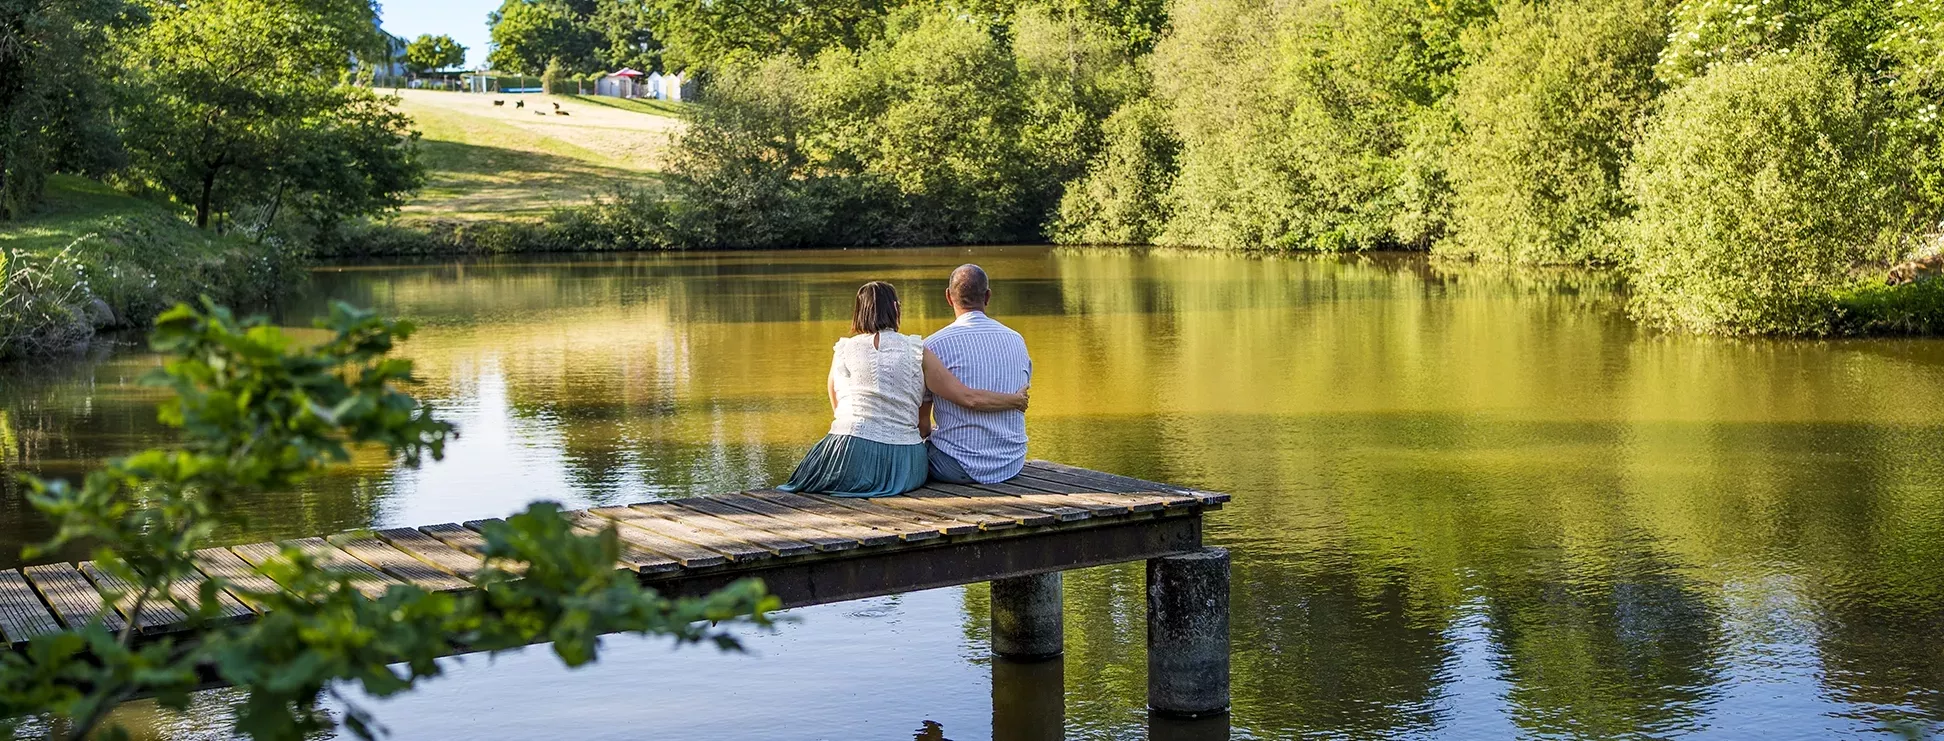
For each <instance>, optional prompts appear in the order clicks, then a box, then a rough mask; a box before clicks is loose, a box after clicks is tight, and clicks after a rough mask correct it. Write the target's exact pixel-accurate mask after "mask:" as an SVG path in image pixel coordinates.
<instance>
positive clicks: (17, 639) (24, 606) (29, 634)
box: [0, 569, 61, 647]
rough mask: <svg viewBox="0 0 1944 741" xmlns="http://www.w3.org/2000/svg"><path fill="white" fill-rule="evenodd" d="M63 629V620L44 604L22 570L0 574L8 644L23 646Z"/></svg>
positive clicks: (0, 609) (0, 614)
mask: <svg viewBox="0 0 1944 741" xmlns="http://www.w3.org/2000/svg"><path fill="white" fill-rule="evenodd" d="M60 629H61V621H59V620H56V619H54V613H51V612H48V611H47V605H44V604H41V599H40V595H38V594H35V593H34V587H33V585H31V584H28V583H27V579H26V577H23V576H21V575H20V572H19V571H16V570H13V569H8V570H6V571H0V632H4V633H5V634H6V638H7V642H8V643H11V644H13V645H14V646H15V647H19V646H20V645H21V644H24V643H26V642H27V641H29V640H32V639H33V638H34V637H35V636H41V635H46V634H48V633H53V632H56V631H59V630H60Z"/></svg>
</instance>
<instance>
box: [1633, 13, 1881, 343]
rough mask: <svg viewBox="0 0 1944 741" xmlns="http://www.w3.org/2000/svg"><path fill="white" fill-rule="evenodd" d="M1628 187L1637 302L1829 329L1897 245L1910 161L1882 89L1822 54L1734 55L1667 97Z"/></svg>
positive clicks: (1773, 325) (1702, 323)
mask: <svg viewBox="0 0 1944 741" xmlns="http://www.w3.org/2000/svg"><path fill="white" fill-rule="evenodd" d="M1662 105H1663V108H1662V110H1661V111H1660V112H1659V113H1658V114H1657V115H1656V116H1655V117H1654V119H1653V120H1652V121H1651V122H1650V123H1649V125H1648V127H1647V130H1646V133H1645V134H1644V136H1643V138H1642V141H1641V143H1640V145H1639V147H1638V148H1637V150H1636V156H1635V159H1634V161H1633V163H1632V164H1631V165H1630V166H1629V168H1628V171H1627V173H1626V184H1627V189H1628V191H1629V193H1630V194H1631V195H1632V197H1633V199H1634V202H1635V204H1636V207H1637V210H1636V212H1635V214H1634V217H1633V219H1632V221H1631V223H1629V224H1628V225H1627V227H1626V229H1625V232H1626V239H1627V242H1628V245H1629V247H1630V248H1631V250H1630V251H1631V261H1632V266H1633V269H1634V290H1635V296H1634V299H1633V303H1632V311H1633V313H1634V314H1635V315H1636V316H1638V317H1639V318H1641V319H1643V320H1646V321H1648V322H1651V323H1653V324H1657V325H1661V326H1665V327H1672V328H1679V329H1687V330H1696V331H1704V332H1718V333H1731V334H1733V333H1773V334H1790V335H1800V334H1816V333H1822V332H1826V331H1828V330H1829V329H1830V328H1831V321H1832V317H1833V309H1834V308H1835V296H1834V292H1835V291H1837V290H1839V289H1841V288H1843V287H1845V286H1848V285H1850V284H1851V282H1852V281H1853V280H1854V278H1853V277H1852V275H1851V270H1852V268H1853V267H1854V266H1857V265H1859V264H1871V263H1874V264H1882V263H1884V262H1887V261H1888V260H1889V259H1890V258H1891V257H1893V256H1894V255H1895V253H1896V252H1897V241H1898V239H1899V237H1900V234H1901V232H1902V231H1903V230H1905V229H1907V228H1908V227H1909V226H1910V224H1911V222H1912V217H1911V214H1912V212H1913V209H1914V208H1915V207H1917V206H1918V205H1919V204H1918V203H1916V202H1915V201H1914V192H1913V190H1912V189H1911V188H1910V187H1909V182H1910V173H1909V170H1908V164H1909V162H1910V159H1909V158H1907V157H1906V156H1905V154H1904V152H1901V151H1899V150H1900V149H1902V147H1901V146H1900V145H1899V143H1898V142H1897V141H1896V140H1895V138H1894V137H1892V136H1891V135H1890V134H1889V133H1886V132H1887V131H1888V130H1889V129H1890V128H1891V127H1888V126H1886V125H1884V124H1885V122H1884V119H1885V118H1886V117H1887V115H1888V114H1889V112H1890V110H1889V106H1888V105H1887V104H1886V102H1885V101H1884V99H1883V96H1882V95H1880V94H1879V93H1878V92H1877V91H1875V90H1873V89H1871V88H1869V87H1867V86H1866V85H1865V84H1863V83H1862V81H1860V80H1858V79H1857V78H1856V76H1855V75H1853V74H1852V73H1850V72H1848V71H1846V70H1844V69H1842V68H1841V67H1840V66H1839V64H1838V63H1837V61H1836V60H1835V59H1834V58H1833V57H1832V55H1831V54H1829V53H1827V52H1824V51H1821V50H1806V51H1798V52H1794V53H1790V54H1775V55H1769V56H1765V57H1762V58H1759V59H1756V60H1754V61H1752V62H1746V63H1739V64H1732V65H1720V66H1716V67H1714V68H1712V69H1711V70H1709V71H1708V72H1707V73H1706V74H1704V75H1702V76H1701V77H1699V78H1696V79H1695V80H1694V81H1692V82H1691V83H1689V84H1688V85H1687V86H1685V87H1683V88H1680V89H1678V90H1676V91H1674V92H1672V93H1670V94H1669V95H1667V96H1665V98H1664V99H1663V104H1662Z"/></svg>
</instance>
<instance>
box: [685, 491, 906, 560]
mask: <svg viewBox="0 0 1944 741" xmlns="http://www.w3.org/2000/svg"><path fill="white" fill-rule="evenodd" d="M715 501H716V502H718V503H720V504H725V505H730V506H734V507H737V508H739V509H743V510H747V511H749V512H754V513H756V514H760V515H767V516H769V517H773V518H776V519H778V520H782V521H784V522H788V523H791V524H793V525H795V526H797V527H807V528H815V529H817V530H821V531H823V532H827V533H830V534H831V535H835V536H837V537H839V538H849V539H852V540H855V541H857V543H858V544H859V545H863V546H866V547H869V546H880V545H890V544H892V543H897V542H900V541H906V540H927V539H930V538H936V537H938V530H937V529H936V528H919V527H916V526H913V527H912V528H910V529H900V528H896V527H891V528H883V529H880V528H875V527H871V526H870V525H868V524H865V523H861V522H855V521H852V520H847V519H843V517H842V515H844V514H845V513H847V512H849V510H845V509H843V508H841V507H831V508H828V509H825V508H819V507H813V508H805V507H801V506H797V507H792V506H790V505H788V504H784V503H782V502H778V501H774V500H770V499H766V498H763V497H760V496H755V495H753V494H748V493H745V494H742V495H738V496H734V497H722V498H720V499H717V500H715ZM814 504H815V503H814V502H812V505H814ZM819 510H821V511H819ZM832 510H835V512H832ZM832 515H837V516H832Z"/></svg>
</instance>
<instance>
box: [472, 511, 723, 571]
mask: <svg viewBox="0 0 1944 741" xmlns="http://www.w3.org/2000/svg"><path fill="white" fill-rule="evenodd" d="M567 516H568V517H570V518H573V519H574V521H575V522H576V523H578V524H579V528H578V529H579V531H580V532H581V533H583V534H590V535H591V534H593V533H597V532H600V531H602V530H605V529H607V528H610V527H612V528H614V534H615V535H616V536H618V537H619V539H620V541H621V563H623V564H625V565H626V566H627V568H628V569H629V570H630V571H635V572H639V573H643V574H657V573H662V572H666V571H676V570H678V569H684V568H689V569H698V568H703V567H707V566H716V565H720V564H722V563H724V562H726V561H728V560H729V559H728V557H726V556H723V555H722V554H720V553H716V552H715V551H711V550H709V549H707V548H702V547H699V546H693V545H689V544H687V543H683V542H681V541H677V540H670V539H667V538H663V537H661V536H659V535H656V534H654V533H651V532H648V531H646V530H642V529H640V528H631V527H622V526H621V525H620V524H619V523H616V522H615V521H614V520H610V519H608V518H606V517H602V516H600V515H597V514H594V513H592V512H585V511H583V512H569V513H567ZM467 524H468V525H470V524H471V523H467ZM670 551H674V553H670ZM678 554H679V555H678Z"/></svg>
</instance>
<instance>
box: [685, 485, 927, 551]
mask: <svg viewBox="0 0 1944 741" xmlns="http://www.w3.org/2000/svg"><path fill="white" fill-rule="evenodd" d="M748 502H749V498H747V497H694V498H691V499H678V500H675V501H673V502H669V504H670V505H671V506H675V507H680V508H682V509H687V510H693V511H696V512H702V513H706V514H710V515H714V516H715V517H717V518H720V519H722V520H724V521H726V522H729V523H732V524H734V525H737V526H739V527H746V528H749V529H750V531H752V532H754V533H756V534H757V537H758V538H763V537H768V536H775V537H777V538H781V539H782V540H784V541H789V542H794V543H802V544H803V545H805V546H807V547H808V548H810V549H812V550H817V551H824V552H830V551H846V550H850V549H852V548H856V547H858V546H861V545H864V540H863V539H862V538H860V537H857V536H854V535H848V534H844V533H838V532H834V531H832V530H829V529H825V528H823V527H819V526H818V523H817V522H816V521H815V520H813V519H812V517H814V516H812V515H808V514H807V513H806V514H805V515H804V516H802V517H795V516H792V515H791V513H790V512H787V511H784V512H778V511H777V509H783V508H776V509H771V510H770V511H768V512H762V511H760V510H755V509H748V508H745V507H743V506H741V505H746V504H748ZM757 507H762V505H760V504H758V505H757ZM773 515H775V516H773ZM886 537H887V539H886V541H885V542H897V538H896V536H886ZM873 540H876V538H873ZM759 544H761V543H759ZM780 545H781V544H780V543H779V547H777V548H772V550H773V551H775V552H776V555H778V556H786V555H797V554H794V553H785V552H784V551H783V550H782V549H781V548H780Z"/></svg>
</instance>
